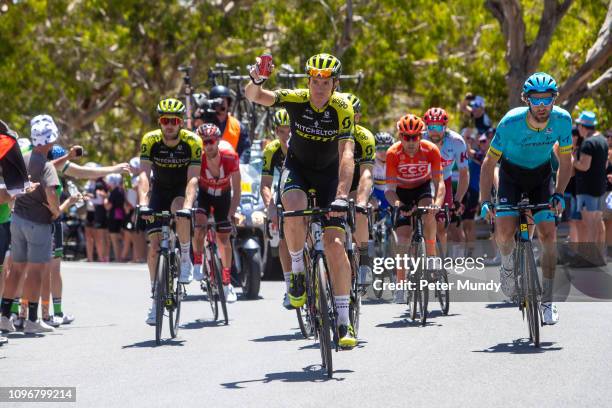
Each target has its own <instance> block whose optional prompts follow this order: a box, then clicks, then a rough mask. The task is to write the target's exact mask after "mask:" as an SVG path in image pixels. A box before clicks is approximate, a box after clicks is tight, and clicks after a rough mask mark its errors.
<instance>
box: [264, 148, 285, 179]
mask: <svg viewBox="0 0 612 408" xmlns="http://www.w3.org/2000/svg"><path fill="white" fill-rule="evenodd" d="M263 158H264V162H263V167H262V168H261V175H262V176H273V175H274V169H276V170H278V172H279V173H280V171H281V169H282V168H283V165H284V163H285V154H284V153H283V149H282V148H281V142H280V140H278V139H276V140H274V141H272V142H270V143H268V144H267V145H266V148H265V149H264V151H263Z"/></svg>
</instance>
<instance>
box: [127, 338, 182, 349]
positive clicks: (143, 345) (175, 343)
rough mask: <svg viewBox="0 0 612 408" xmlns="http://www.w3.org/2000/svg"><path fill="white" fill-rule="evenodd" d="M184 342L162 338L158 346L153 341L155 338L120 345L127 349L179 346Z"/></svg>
mask: <svg viewBox="0 0 612 408" xmlns="http://www.w3.org/2000/svg"><path fill="white" fill-rule="evenodd" d="M183 343H185V340H176V339H164V340H162V341H161V344H160V345H159V346H158V345H157V343H156V342H155V340H147V341H140V342H138V343H133V344H128V345H127V346H122V347H121V348H122V349H129V348H155V347H161V346H180V347H183V346H184V344H183Z"/></svg>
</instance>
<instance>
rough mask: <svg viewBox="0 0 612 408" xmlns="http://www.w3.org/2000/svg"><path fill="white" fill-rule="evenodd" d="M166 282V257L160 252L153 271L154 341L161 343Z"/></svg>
mask: <svg viewBox="0 0 612 408" xmlns="http://www.w3.org/2000/svg"><path fill="white" fill-rule="evenodd" d="M167 282H168V258H167V257H166V256H165V255H164V254H160V255H159V257H158V258H157V270H156V272H155V290H154V298H155V343H156V344H157V345H159V344H161V333H162V327H163V323H164V308H165V304H166V288H167V287H168V286H167Z"/></svg>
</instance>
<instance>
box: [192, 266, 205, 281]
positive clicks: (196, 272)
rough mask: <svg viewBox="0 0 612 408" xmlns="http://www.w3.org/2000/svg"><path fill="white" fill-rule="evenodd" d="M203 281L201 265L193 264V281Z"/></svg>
mask: <svg viewBox="0 0 612 408" xmlns="http://www.w3.org/2000/svg"><path fill="white" fill-rule="evenodd" d="M202 279H204V274H203V273H202V264H194V265H193V280H196V281H198V282H201V281H202Z"/></svg>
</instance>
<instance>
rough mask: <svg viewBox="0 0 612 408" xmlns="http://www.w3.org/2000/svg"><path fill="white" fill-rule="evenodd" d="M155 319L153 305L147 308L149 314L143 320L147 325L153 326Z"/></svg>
mask: <svg viewBox="0 0 612 408" xmlns="http://www.w3.org/2000/svg"><path fill="white" fill-rule="evenodd" d="M156 320H157V315H156V313H155V307H152V308H150V309H149V314H148V315H147V320H145V322H146V323H147V324H148V325H149V326H155V322H156Z"/></svg>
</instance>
